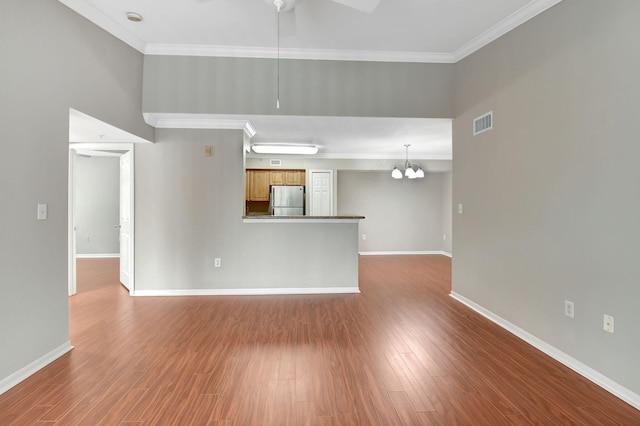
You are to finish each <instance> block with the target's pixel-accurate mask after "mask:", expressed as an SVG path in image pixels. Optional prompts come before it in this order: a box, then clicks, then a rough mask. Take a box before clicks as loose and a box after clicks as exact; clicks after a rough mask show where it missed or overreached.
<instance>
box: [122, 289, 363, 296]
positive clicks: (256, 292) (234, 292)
mask: <svg viewBox="0 0 640 426" xmlns="http://www.w3.org/2000/svg"><path fill="white" fill-rule="evenodd" d="M353 293H360V289H359V288H358V287H310V288H301V287H298V288H288V287H281V288H220V289H213V288H212V289H184V290H182V289H181V290H136V291H135V293H132V294H131V295H132V296H266V295H286V294H353Z"/></svg>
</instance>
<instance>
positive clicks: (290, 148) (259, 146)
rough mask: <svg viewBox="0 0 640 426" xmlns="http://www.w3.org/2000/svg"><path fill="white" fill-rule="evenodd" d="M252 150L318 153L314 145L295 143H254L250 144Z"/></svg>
mask: <svg viewBox="0 0 640 426" xmlns="http://www.w3.org/2000/svg"><path fill="white" fill-rule="evenodd" d="M251 149H253V152H256V153H258V154H301V155H313V154H317V153H318V147H317V146H315V145H297V144H284V143H256V144H253V145H251Z"/></svg>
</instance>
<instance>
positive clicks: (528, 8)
mask: <svg viewBox="0 0 640 426" xmlns="http://www.w3.org/2000/svg"><path fill="white" fill-rule="evenodd" d="M561 1H562V0H534V1H532V2H530V3H528V4H527V5H525V6H523V7H522V8H520V9H518V10H517V11H515V12H514V13H512V14H511V15H509V16H508V17H507V18H505V19H503V20H502V21H500V22H498V23H497V24H496V25H494V26H493V27H491V28H489V29H488V30H487V31H485V32H484V33H482V34H480V35H479V36H477V37H476V38H474V39H473V40H471V41H469V42H468V43H466V44H464V45H463V46H462V47H460V48H459V49H457V50H456V51H455V52H453V53H452V54H451V57H452V61H453V63H456V62H458V61H460V60H462V59H464V58H466V57H467V56H469V55H471V54H472V53H474V52H475V51H477V50H480V49H481V48H483V47H484V46H486V45H487V44H489V43H491V42H492V41H494V40H496V39H498V38H500V37H502V36H503V35H505V34H506V33H508V32H509V31H511V30H513V29H514V28H516V27H518V26H520V25H522V24H523V23H525V22H527V21H528V20H530V19H532V18H533V17H535V16H537V15H539V14H540V13H542V12H544V11H545V10H547V9H549V8H550V7H553V6H555V5H556V4H558V3H560V2H561Z"/></svg>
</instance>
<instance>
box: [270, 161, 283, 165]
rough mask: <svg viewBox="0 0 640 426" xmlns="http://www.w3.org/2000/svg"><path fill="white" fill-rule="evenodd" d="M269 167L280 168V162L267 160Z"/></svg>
mask: <svg viewBox="0 0 640 426" xmlns="http://www.w3.org/2000/svg"><path fill="white" fill-rule="evenodd" d="M269 165H270V166H271V167H280V166H282V160H269Z"/></svg>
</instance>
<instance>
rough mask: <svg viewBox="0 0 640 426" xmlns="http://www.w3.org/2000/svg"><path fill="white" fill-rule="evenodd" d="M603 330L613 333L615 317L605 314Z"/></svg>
mask: <svg viewBox="0 0 640 426" xmlns="http://www.w3.org/2000/svg"><path fill="white" fill-rule="evenodd" d="M602 328H603V329H604V331H606V332H608V333H613V317H612V316H611V315H607V314H604V317H603V323H602Z"/></svg>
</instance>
